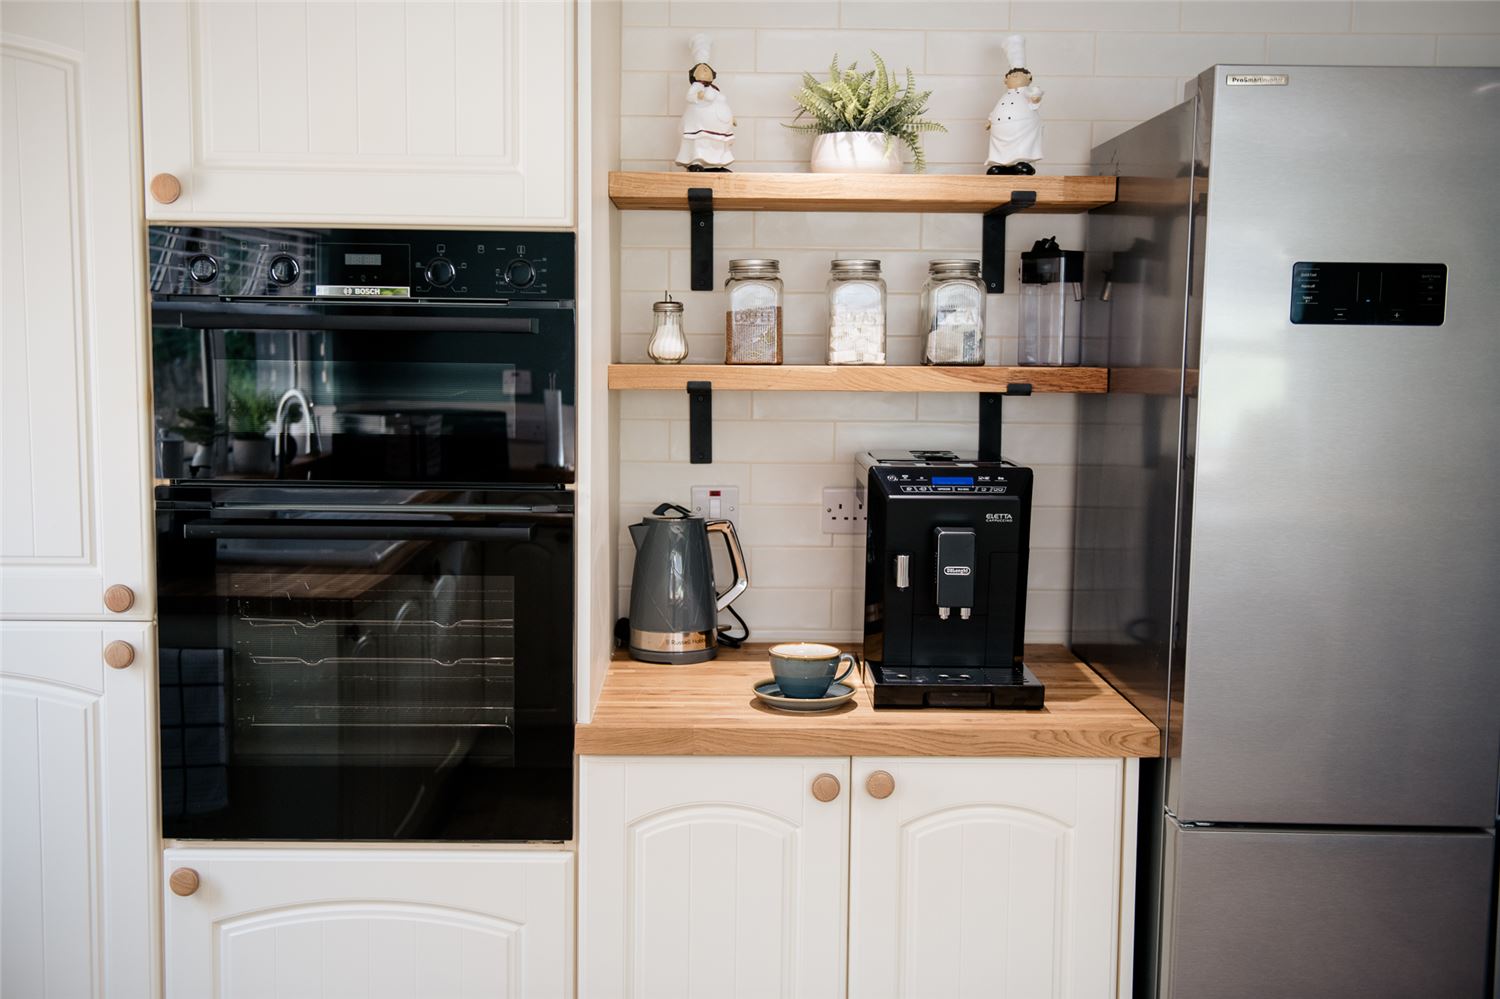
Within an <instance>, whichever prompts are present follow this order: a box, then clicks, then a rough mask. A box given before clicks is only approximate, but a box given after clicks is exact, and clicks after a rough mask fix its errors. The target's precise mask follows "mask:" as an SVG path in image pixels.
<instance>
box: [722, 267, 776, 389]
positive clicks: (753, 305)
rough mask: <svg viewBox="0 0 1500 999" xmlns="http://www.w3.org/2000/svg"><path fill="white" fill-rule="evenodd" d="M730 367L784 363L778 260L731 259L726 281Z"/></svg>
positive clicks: (726, 349)
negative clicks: (735, 365) (782, 361)
mask: <svg viewBox="0 0 1500 999" xmlns="http://www.w3.org/2000/svg"><path fill="white" fill-rule="evenodd" d="M724 290H725V291H726V292H728V294H729V303H728V306H727V308H726V309H725V311H724V362H725V363H726V364H780V363H781V293H782V291H781V264H780V262H779V261H775V260H731V261H729V280H728V281H725V282H724Z"/></svg>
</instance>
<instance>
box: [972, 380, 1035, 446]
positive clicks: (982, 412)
mask: <svg viewBox="0 0 1500 999" xmlns="http://www.w3.org/2000/svg"><path fill="white" fill-rule="evenodd" d="M1030 394H1031V383H1030V382H1011V383H1009V384H1008V385H1006V386H1005V391H1004V392H981V393H979V460H980V461H999V460H1000V431H1001V427H1002V424H1003V422H1004V421H1003V420H1002V418H1001V413H1000V407H1001V405H1002V404H1003V403H1004V402H1005V397H1006V396H1008V395H1030Z"/></svg>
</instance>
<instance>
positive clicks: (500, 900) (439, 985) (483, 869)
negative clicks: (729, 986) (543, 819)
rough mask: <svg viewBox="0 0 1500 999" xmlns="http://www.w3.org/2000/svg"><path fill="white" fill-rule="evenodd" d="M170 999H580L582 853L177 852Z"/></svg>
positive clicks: (169, 906) (169, 917)
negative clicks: (576, 943)
mask: <svg viewBox="0 0 1500 999" xmlns="http://www.w3.org/2000/svg"><path fill="white" fill-rule="evenodd" d="M179 868H188V869H191V870H193V871H196V872H197V874H198V876H199V887H198V889H197V891H195V892H194V893H193V894H191V895H188V896H178V895H176V894H173V893H171V892H170V890H169V889H167V888H166V886H165V885H164V886H163V890H165V891H167V894H166V900H167V901H166V952H167V969H168V971H167V989H166V995H167V999H207V997H210V996H212V997H215V999H293V997H296V999H304V997H305V999H344V997H349V999H354V997H360V999H367V997H368V999H384V997H390V999H429V997H430V999H470V997H472V999H522V997H525V999H533V997H536V999H545V997H566V996H571V995H572V994H573V993H572V984H573V855H572V854H570V853H565V852H562V851H544V850H535V851H534V850H512V851H505V850H499V849H496V850H400V851H397V850H334V849H328V850H316V849H285V850H272V849H267V850H251V849H236V848H230V847H226V848H173V849H169V850H167V851H165V854H164V871H163V873H164V875H165V876H166V877H168V878H169V877H170V875H171V873H172V871H174V870H176V869H179Z"/></svg>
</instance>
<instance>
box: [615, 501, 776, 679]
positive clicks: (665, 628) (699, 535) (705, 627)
mask: <svg viewBox="0 0 1500 999" xmlns="http://www.w3.org/2000/svg"><path fill="white" fill-rule="evenodd" d="M669 511H679V512H678V513H677V514H675V515H673V514H669ZM710 534H720V535H722V536H723V538H724V542H725V544H726V545H727V546H728V548H729V561H730V565H731V566H732V567H733V569H734V583H733V585H731V586H730V587H729V589H728V590H726V591H724V592H723V593H722V594H721V593H719V592H717V590H716V589H715V587H714V564H713V555H712V553H711V552H710V551H709V548H708V536H709V535H710ZM630 537H631V540H632V541H634V542H635V572H634V574H633V575H632V576H631V584H630V655H631V656H632V657H633V658H635V659H639V660H641V661H642V662H648V663H701V662H706V661H708V660H709V659H712V658H713V657H714V656H716V655H717V654H718V651H719V624H718V622H719V612H720V611H721V610H723V609H724V608H726V607H728V606H729V605H730V604H731V603H733V602H734V600H735V598H736V597H738V596H739V595H740V594H741V593H744V592H745V588H746V587H747V586H749V585H750V580H749V578H748V576H747V574H746V571H745V554H744V552H743V551H741V549H740V541H739V537H738V536H737V535H736V534H735V533H734V524H732V523H731V522H730V521H727V520H704V519H703V518H702V517H694V516H691V515H689V514H688V513H687V511H686V510H684V509H683V508H682V507H680V506H676V505H675V504H672V503H663V504H662V505H661V506H658V507H657V508H656V509H655V510H654V511H653V512H652V513H651V515H650V516H648V517H646V518H644V519H643V520H642V521H641V522H640V523H639V524H631V525H630Z"/></svg>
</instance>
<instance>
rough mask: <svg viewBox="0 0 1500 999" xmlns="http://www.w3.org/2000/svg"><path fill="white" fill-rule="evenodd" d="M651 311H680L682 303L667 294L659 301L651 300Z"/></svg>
mask: <svg viewBox="0 0 1500 999" xmlns="http://www.w3.org/2000/svg"><path fill="white" fill-rule="evenodd" d="M651 311H652V312H681V311H682V303H681V302H678V301H675V300H674V299H673V298H672V296H671V295H668V296H667V297H666V298H665V299H663V300H662V301H660V302H652V303H651Z"/></svg>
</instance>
